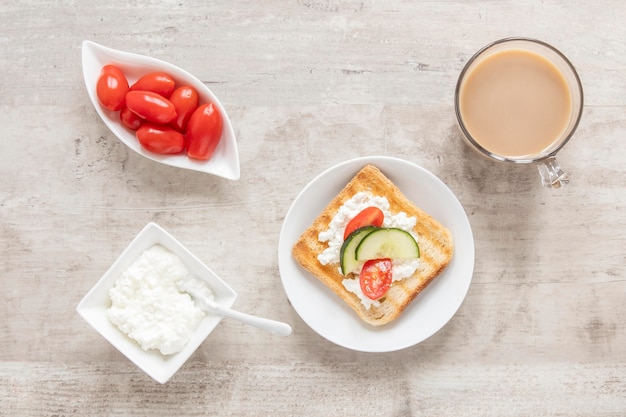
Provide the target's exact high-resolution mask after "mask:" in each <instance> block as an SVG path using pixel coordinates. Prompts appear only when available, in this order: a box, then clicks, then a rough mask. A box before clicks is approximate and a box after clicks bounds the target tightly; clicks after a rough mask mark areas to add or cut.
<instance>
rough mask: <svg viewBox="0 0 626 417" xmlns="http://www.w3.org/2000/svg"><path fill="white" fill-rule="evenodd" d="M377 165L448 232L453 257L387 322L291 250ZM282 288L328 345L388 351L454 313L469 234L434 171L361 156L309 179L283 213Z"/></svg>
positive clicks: (465, 284)
mask: <svg viewBox="0 0 626 417" xmlns="http://www.w3.org/2000/svg"><path fill="white" fill-rule="evenodd" d="M367 164H371V165H374V166H376V167H378V168H379V169H380V170H381V171H382V172H383V173H384V174H385V175H386V176H387V177H388V178H389V179H390V180H391V181H393V182H394V183H395V184H396V185H397V186H398V188H400V190H401V191H402V192H403V193H404V194H405V195H406V196H407V197H408V199H409V200H411V201H412V202H413V203H415V204H416V205H417V206H419V207H421V208H422V209H423V210H424V211H426V212H427V213H429V214H430V215H431V216H433V217H434V218H435V219H436V220H438V221H439V222H440V223H442V224H443V225H444V226H446V227H447V228H448V229H449V230H450V231H451V233H452V236H453V238H454V243H455V252H454V255H453V257H452V261H451V262H450V264H449V265H448V267H447V268H446V269H445V270H444V272H443V273H442V274H441V275H440V276H439V277H437V279H435V280H434V281H433V282H432V283H431V284H430V285H429V286H428V287H427V288H426V289H425V290H424V291H423V292H422V293H421V294H420V295H419V296H418V297H417V298H416V299H415V300H414V301H413V302H412V303H411V304H410V305H409V306H408V307H407V308H406V309H405V310H404V312H403V313H402V314H401V316H400V317H399V318H398V319H396V320H394V321H393V322H391V323H389V324H387V325H385V326H381V327H372V326H370V325H368V324H367V323H365V322H363V321H362V320H361V319H360V318H359V317H358V316H357V315H356V313H355V312H354V311H353V310H352V309H351V308H350V307H348V305H347V304H345V303H344V302H343V301H342V300H341V299H340V298H339V297H338V296H337V295H335V294H334V293H333V292H332V291H331V290H330V289H329V288H327V287H326V286H325V285H324V284H322V283H321V282H320V281H319V280H317V279H316V278H315V277H314V276H313V275H311V274H310V273H308V272H307V271H305V270H304V269H302V268H301V267H300V266H299V265H298V264H297V263H296V261H295V260H294V259H293V257H292V256H291V248H292V246H293V245H294V243H295V242H296V240H297V239H298V238H299V237H300V235H301V234H302V232H303V231H304V230H305V229H306V228H307V227H309V226H310V225H311V224H312V223H313V220H314V219H315V218H316V217H317V216H318V215H319V214H320V213H321V212H322V211H323V209H324V208H325V207H326V205H327V204H328V203H329V202H330V201H331V200H332V199H333V198H334V197H335V196H336V195H337V194H338V193H339V192H340V191H341V190H342V189H343V187H344V186H345V185H346V184H347V183H348V182H349V181H350V179H351V178H352V177H353V176H354V175H355V174H356V173H357V172H358V171H359V170H360V169H361V168H363V167H364V166H365V165H367ZM278 264H279V269H280V276H281V280H282V283H283V287H284V289H285V292H286V294H287V297H288V298H289V301H290V302H291V304H292V306H293V308H294V309H295V310H296V312H297V313H298V314H299V315H300V317H301V318H302V320H304V322H306V324H307V325H309V326H310V327H311V329H313V330H314V331H315V332H317V333H318V334H319V335H320V336H322V337H324V338H326V339H327V340H329V341H330V342H332V343H335V344H337V345H339V346H343V347H345V348H347V349H352V350H356V351H362V352H391V351H397V350H400V349H404V348H407V347H410V346H413V345H416V344H418V343H420V342H422V341H424V340H425V339H427V338H428V337H430V336H432V335H433V334H435V333H436V332H437V331H439V330H440V329H441V328H442V327H443V326H444V325H445V324H446V323H447V322H448V321H449V320H450V319H451V318H452V316H454V314H455V313H456V312H457V310H458V309H459V307H460V306H461V303H462V302H463V299H464V298H465V295H466V294H467V291H468V289H469V286H470V282H471V280H472V274H473V272H474V238H473V236H472V229H471V227H470V223H469V220H468V218H467V215H466V214H465V211H464V210H463V207H462V206H461V203H460V202H459V200H458V199H457V198H456V196H455V195H454V193H452V191H450V189H449V188H448V187H447V186H446V185H445V184H444V183H443V182H442V181H441V180H440V179H439V178H437V177H436V176H435V175H433V174H432V173H430V172H429V171H427V170H425V169H424V168H421V167H419V166H418V165H415V164H413V163H411V162H408V161H404V160H402V159H397V158H391V157H382V156H377V157H363V158H358V159H353V160H349V161H346V162H343V163H341V164H339V165H336V166H334V167H332V168H330V169H328V170H326V171H324V172H322V173H321V174H320V175H318V176H317V177H316V178H314V179H313V181H311V182H310V183H309V184H308V185H307V186H306V187H305V188H304V189H303V190H302V191H301V192H300V194H299V195H298V196H297V197H296V199H295V200H294V202H293V204H292V205H291V208H290V209H289V211H288V212H287V215H286V217H285V221H284V223H283V226H282V228H281V232H280V239H279V244H278Z"/></svg>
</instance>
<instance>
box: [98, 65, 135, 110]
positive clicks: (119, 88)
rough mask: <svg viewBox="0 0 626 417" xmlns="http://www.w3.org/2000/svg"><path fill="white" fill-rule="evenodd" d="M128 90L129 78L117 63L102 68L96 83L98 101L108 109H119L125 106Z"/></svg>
mask: <svg viewBox="0 0 626 417" xmlns="http://www.w3.org/2000/svg"><path fill="white" fill-rule="evenodd" d="M127 92H128V80H126V77H125V76H124V73H123V72H122V70H121V69H119V68H118V67H116V66H115V65H105V66H104V67H102V70H100V76H99V77H98V82H97V83H96V94H97V96H98V101H99V102H100V104H102V106H103V107H104V108H106V109H109V110H112V111H117V110H120V109H121V108H122V107H124V99H125V97H126V93H127Z"/></svg>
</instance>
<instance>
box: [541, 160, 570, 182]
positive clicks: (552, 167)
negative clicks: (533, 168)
mask: <svg viewBox="0 0 626 417" xmlns="http://www.w3.org/2000/svg"><path fill="white" fill-rule="evenodd" d="M537 168H539V174H540V175H541V183H542V184H543V185H544V187H548V188H561V187H562V186H564V185H566V184H568V183H569V176H568V175H567V174H566V173H565V172H564V171H563V170H562V169H561V166H560V165H559V163H558V162H557V160H556V158H555V157H554V156H551V157H549V158H546V159H544V160H543V161H540V162H538V163H537Z"/></svg>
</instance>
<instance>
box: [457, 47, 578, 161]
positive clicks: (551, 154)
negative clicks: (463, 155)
mask: <svg viewBox="0 0 626 417" xmlns="http://www.w3.org/2000/svg"><path fill="white" fill-rule="evenodd" d="M512 42H521V43H533V44H537V45H539V46H542V47H544V48H547V49H549V50H551V51H552V52H554V53H555V54H556V55H557V56H558V57H559V58H560V59H562V60H563V62H564V63H565V64H566V66H567V67H568V68H569V69H570V70H571V72H572V75H573V76H574V79H575V81H576V86H575V87H576V88H577V89H578V93H579V95H580V108H579V109H578V114H577V115H576V119H575V121H574V124H573V125H572V127H571V129H570V131H569V132H568V134H567V136H566V137H565V138H563V139H562V140H561V142H560V143H559V144H558V145H557V146H556V147H555V148H554V149H551V150H550V151H549V152H547V153H546V154H543V153H542V154H539V155H538V156H537V157H535V158H531V159H524V158H507V157H505V156H502V155H498V154H495V153H493V152H490V151H489V150H487V149H485V148H484V147H483V146H481V145H480V144H479V143H478V142H476V140H474V138H473V137H472V135H471V134H470V133H469V132H468V130H467V128H466V127H465V124H464V123H463V118H462V117H461V110H460V106H459V96H460V90H461V84H462V82H463V80H464V78H465V75H466V73H467V71H468V70H469V69H470V67H471V66H472V64H473V63H474V62H475V61H476V60H477V59H478V58H479V57H480V56H482V55H483V54H484V53H485V52H487V51H488V50H490V49H492V48H494V47H496V46H498V45H501V44H505V43H512ZM546 58H547V57H546ZM547 59H550V58H547ZM583 105H584V94H583V88H582V82H581V80H580V77H579V75H578V72H577V71H576V68H575V67H574V65H573V64H572V62H571V61H570V60H569V58H567V56H565V54H563V53H562V52H561V51H559V50H558V49H557V48H556V47H554V46H552V45H550V44H549V43H547V42H544V41H542V40H539V39H534V38H529V37H520V36H515V37H507V38H502V39H498V40H495V41H493V42H490V43H488V44H487V45H485V46H483V47H482V48H480V49H479V50H478V51H476V52H475V53H474V54H473V55H472V57H471V58H470V59H469V60H468V61H467V62H466V63H465V65H464V66H463V69H462V70H461V73H460V74H459V77H458V79H457V83H456V88H455V90H454V111H455V113H456V119H457V122H458V125H459V128H460V129H461V131H462V133H463V135H464V136H465V138H466V139H467V140H468V141H469V142H470V143H471V145H472V146H473V147H474V149H476V150H478V151H479V152H480V153H482V154H483V155H485V156H487V157H489V158H491V159H494V160H497V161H501V162H512V163H516V164H530V163H535V162H541V161H544V160H546V159H548V158H552V157H554V156H555V155H556V153H557V152H559V151H560V150H561V149H562V148H563V146H565V144H566V143H567V142H569V140H570V139H571V138H572V136H573V135H574V132H576V129H577V128H578V124H579V123H580V119H581V118H582V113H583Z"/></svg>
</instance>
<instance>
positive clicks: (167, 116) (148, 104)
mask: <svg viewBox="0 0 626 417" xmlns="http://www.w3.org/2000/svg"><path fill="white" fill-rule="evenodd" d="M126 107H128V108H129V109H131V110H132V111H133V112H135V113H136V114H137V115H139V116H140V117H141V118H143V119H146V120H147V121H149V122H153V123H160V124H166V123H169V122H171V121H172V120H174V119H175V118H176V109H175V108H174V105H173V104H172V102H171V101H169V100H168V99H166V98H165V97H163V96H162V95H160V94H157V93H154V92H152V91H143V90H135V91H129V92H128V93H127V94H126Z"/></svg>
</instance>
